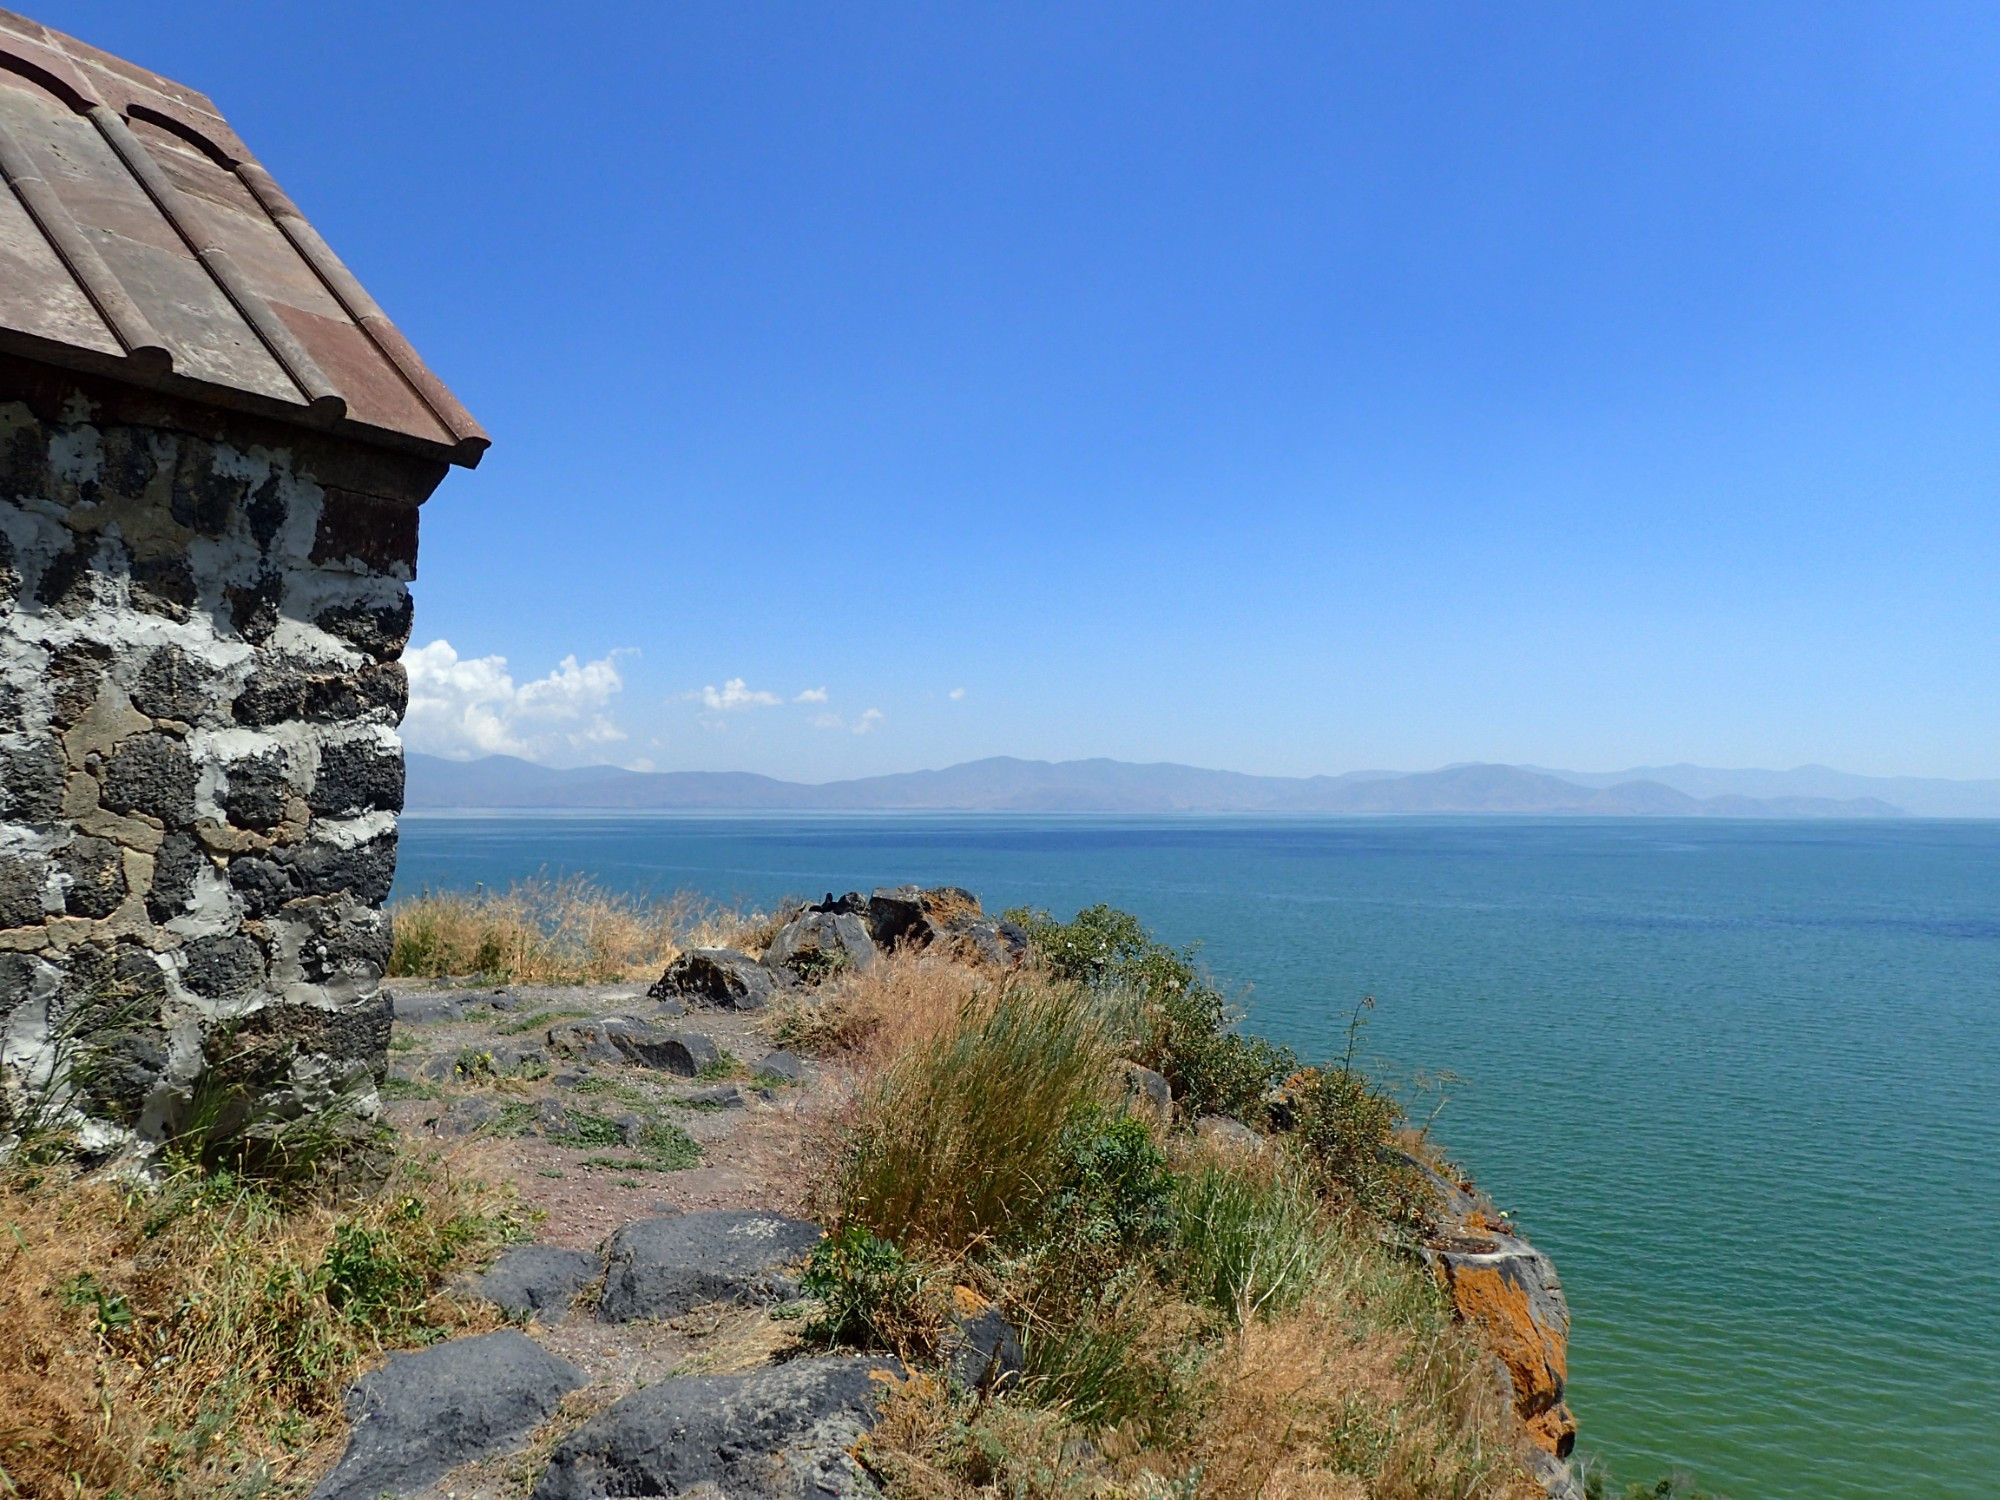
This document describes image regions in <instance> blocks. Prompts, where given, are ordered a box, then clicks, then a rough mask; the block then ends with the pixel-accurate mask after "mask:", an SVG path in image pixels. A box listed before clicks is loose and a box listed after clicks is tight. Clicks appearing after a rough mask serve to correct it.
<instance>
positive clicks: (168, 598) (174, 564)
mask: <svg viewBox="0 0 2000 1500" xmlns="http://www.w3.org/2000/svg"><path fill="white" fill-rule="evenodd" d="M198 598H200V594H199V593H198V592H197V591H196V589H195V586H194V570H193V569H192V568H190V567H189V566H188V565H187V559H185V558H181V557H135V558H133V559H132V603H133V605H134V606H135V607H136V608H138V609H143V610H144V611H145V612H146V613H147V614H149V615H160V616H162V617H163V618H165V619H169V620H185V619H186V618H187V617H188V611H189V610H191V609H193V608H194V605H195V601H196V600H197V599H198Z"/></svg>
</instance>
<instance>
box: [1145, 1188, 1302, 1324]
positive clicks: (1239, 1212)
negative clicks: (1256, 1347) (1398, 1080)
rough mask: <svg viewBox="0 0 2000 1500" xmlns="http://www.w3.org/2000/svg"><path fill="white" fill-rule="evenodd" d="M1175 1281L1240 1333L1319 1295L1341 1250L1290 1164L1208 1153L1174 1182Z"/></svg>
mask: <svg viewBox="0 0 2000 1500" xmlns="http://www.w3.org/2000/svg"><path fill="white" fill-rule="evenodd" d="M1174 1210H1175V1213H1174V1218H1175V1224H1176V1229H1177V1235H1176V1240H1175V1246H1174V1249H1175V1252H1176V1263H1175V1266H1174V1271H1175V1275H1176V1279H1177V1280H1178V1281H1179V1282H1180V1284H1181V1286H1182V1287H1183V1288H1185V1290H1186V1291H1187V1293H1188V1295H1189V1296H1191V1297H1192V1298H1194V1299H1195V1300H1196V1301H1198V1302H1201V1303H1203V1304H1205V1305H1206V1306H1208V1307H1211V1308H1213V1309H1215V1310H1216V1311H1217V1312H1220V1313H1223V1314H1225V1315H1226V1316H1228V1317H1229V1318H1230V1320H1231V1321H1232V1322H1234V1323H1235V1324H1236V1326H1237V1327H1239V1328H1241V1327H1243V1326H1245V1325H1246V1324H1248V1323H1250V1322H1251V1321H1252V1320H1253V1319H1255V1318H1258V1317H1265V1316H1270V1315H1273V1314H1276V1313H1282V1312H1289V1311H1291V1310H1292V1309H1293V1308H1295V1307H1297V1306H1298V1305H1299V1303H1300V1302H1302V1301H1304V1300H1305V1298H1306V1297H1307V1296H1309V1295H1310V1294H1312V1293H1313V1292H1314V1291H1316V1290H1318V1289H1319V1288H1320V1287H1321V1286H1322V1285H1323V1284H1324V1281H1325V1278H1326V1274H1327V1271H1328V1268H1329V1264H1330V1262H1331V1261H1332V1259H1333V1258H1334V1256H1335V1255H1336V1254H1337V1253H1338V1250H1339V1248H1340V1246H1339V1244H1338V1242H1337V1240H1336V1239H1335V1237H1334V1235H1333V1232H1332V1226H1330V1225H1329V1224H1328V1223H1327V1221H1326V1216H1325V1213H1324V1211H1323V1210H1322V1209H1321V1207H1320V1203H1319V1199H1318V1197H1317V1195H1316V1194H1315V1193H1314V1191H1313V1189H1312V1187H1311V1186H1310V1184H1309V1183H1308V1182H1306V1181H1305V1180H1304V1179H1303V1178H1302V1176H1301V1174H1299V1173H1298V1172H1297V1171H1295V1170H1294V1169H1293V1168H1292V1167H1291V1166H1290V1165H1289V1164H1283V1163H1281V1164H1279V1165H1276V1166H1271V1167H1264V1166H1260V1165H1257V1164H1254V1163H1244V1162H1230V1161H1225V1160H1222V1159H1221V1158H1218V1157H1214V1156H1208V1157H1205V1158H1202V1159H1200V1160H1198V1161H1196V1162H1194V1163H1192V1164H1190V1165H1189V1167H1188V1168H1187V1169H1186V1170H1185V1171H1183V1172H1182V1174H1181V1175H1180V1176H1179V1178H1178V1179H1177V1180H1176V1182H1175V1203H1174Z"/></svg>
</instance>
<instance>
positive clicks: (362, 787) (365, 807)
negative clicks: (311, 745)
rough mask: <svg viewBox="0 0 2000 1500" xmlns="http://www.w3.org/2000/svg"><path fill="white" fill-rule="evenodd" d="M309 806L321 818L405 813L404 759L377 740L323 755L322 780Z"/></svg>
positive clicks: (356, 742)
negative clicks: (365, 813) (364, 813)
mask: <svg viewBox="0 0 2000 1500" xmlns="http://www.w3.org/2000/svg"><path fill="white" fill-rule="evenodd" d="M306 805H307V806H309V807H310V808H311V809H312V810H313V811H314V812H315V813H318V814H319V815H320V816H321V817H329V818H337V817H343V816H346V815H347V814H350V813H361V812H401V811H402V810H403V755H402V752H401V751H400V750H392V749H388V748H385V747H384V746H382V745H379V744H377V743H376V742H375V741H373V740H352V741H349V742H347V743H345V744H338V745H328V746H327V747H326V748H325V749H324V750H322V751H320V757H319V776H318V778H317V779H316V780H315V781H314V782H313V789H312V792H311V793H310V794H309V795H308V796H307V798H306Z"/></svg>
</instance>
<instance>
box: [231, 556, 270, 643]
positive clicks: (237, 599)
mask: <svg viewBox="0 0 2000 1500" xmlns="http://www.w3.org/2000/svg"><path fill="white" fill-rule="evenodd" d="M222 597H223V599H224V601H225V602H226V603H227V604H228V606H229V623H230V624H231V625H233V626H234V627H235V628H236V633H237V634H238V635H240V636H242V637H243V639H244V640H246V641H248V642H249V643H250V644H251V645H253V646H261V645H263V644H264V642H265V641H267V640H269V639H270V638H271V632H272V631H274V630H276V629H277V628H278V618H279V610H280V606H282V605H283V603H284V600H285V580H284V578H283V576H282V575H281V574H278V573H262V574H259V575H258V578H257V581H256V582H255V583H239V584H231V585H230V586H229V587H228V588H226V589H224V590H223V591H222Z"/></svg>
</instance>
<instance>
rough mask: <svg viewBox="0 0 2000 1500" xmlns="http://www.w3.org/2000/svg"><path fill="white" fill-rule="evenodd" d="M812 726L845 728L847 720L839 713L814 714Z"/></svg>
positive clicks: (818, 727)
mask: <svg viewBox="0 0 2000 1500" xmlns="http://www.w3.org/2000/svg"><path fill="white" fill-rule="evenodd" d="M812 727H813V728H815V729H845V728H846V727H847V721H846V720H845V719H843V718H841V716H840V715H839V714H814V715H813V720H812Z"/></svg>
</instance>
